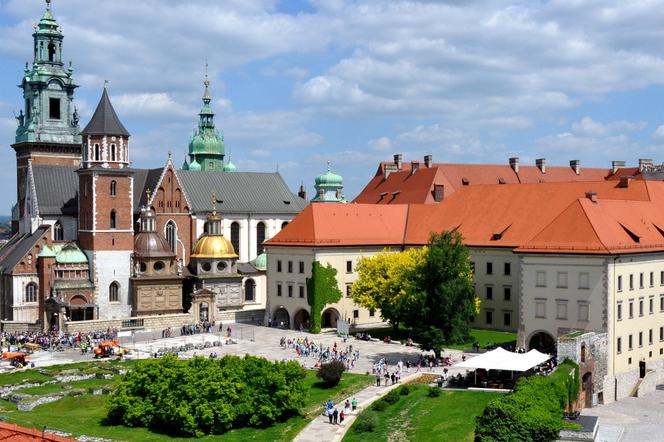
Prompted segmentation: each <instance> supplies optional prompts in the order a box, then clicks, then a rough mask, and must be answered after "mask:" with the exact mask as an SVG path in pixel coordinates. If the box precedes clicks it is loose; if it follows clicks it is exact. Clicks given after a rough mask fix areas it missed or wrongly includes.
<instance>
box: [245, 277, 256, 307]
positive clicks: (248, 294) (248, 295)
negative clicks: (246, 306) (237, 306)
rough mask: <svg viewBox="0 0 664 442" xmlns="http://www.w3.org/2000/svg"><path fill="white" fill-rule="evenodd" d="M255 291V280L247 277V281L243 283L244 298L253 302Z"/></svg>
mask: <svg viewBox="0 0 664 442" xmlns="http://www.w3.org/2000/svg"><path fill="white" fill-rule="evenodd" d="M255 292H256V282H255V281H254V280H253V279H247V282H245V283H244V300H245V301H247V302H253V301H254V298H255Z"/></svg>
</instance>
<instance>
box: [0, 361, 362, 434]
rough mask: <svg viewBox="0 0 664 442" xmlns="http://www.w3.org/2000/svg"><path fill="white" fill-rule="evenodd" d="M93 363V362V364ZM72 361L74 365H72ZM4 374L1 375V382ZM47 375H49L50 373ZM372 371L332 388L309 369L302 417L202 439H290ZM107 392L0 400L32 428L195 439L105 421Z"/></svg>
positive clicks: (94, 382) (47, 388) (93, 384)
mask: <svg viewBox="0 0 664 442" xmlns="http://www.w3.org/2000/svg"><path fill="white" fill-rule="evenodd" d="M92 364H95V363H92ZM72 365H74V366H76V367H72ZM59 367H60V370H59V371H62V370H67V369H73V368H85V367H78V364H68V365H62V366H59ZM52 373H53V374H57V373H58V370H57V369H56V368H52ZM4 376H7V375H0V381H1V380H2V379H3V377H4ZM47 379H48V378H47ZM117 379H119V377H116V378H115V379H88V380H83V381H76V382H70V383H68V384H66V385H70V386H71V387H72V388H85V389H87V388H100V387H101V386H109V385H113V383H114V382H116V381H117ZM372 381H373V379H372V378H371V376H366V375H360V374H351V373H345V374H344V376H343V378H342V380H341V383H340V384H339V385H338V386H336V387H332V388H324V386H323V384H321V383H320V382H319V381H318V379H317V378H316V373H315V372H314V371H307V377H306V378H305V380H304V383H305V386H306V388H307V390H308V392H307V394H306V396H305V405H304V407H303V415H302V416H294V417H291V418H290V419H288V420H286V421H285V422H281V423H278V424H276V425H273V426H272V427H269V428H265V429H256V428H243V429H239V430H233V431H230V432H228V433H225V434H223V435H220V436H206V437H204V438H202V439H203V440H222V439H223V440H224V441H229V442H233V441H237V442H240V441H246V440H251V441H290V440H292V439H293V438H294V437H295V435H297V434H298V433H299V432H300V431H301V430H302V428H304V427H305V426H306V425H307V424H308V423H309V421H310V420H311V418H312V417H313V416H314V415H316V414H318V412H319V411H320V409H321V407H322V405H323V402H324V401H326V400H327V399H330V398H331V399H332V400H333V401H335V402H338V401H341V400H343V399H345V398H346V397H348V396H350V395H352V394H353V393H354V392H356V391H359V390H361V389H363V388H365V387H366V386H368V385H370V384H371V383H372ZM62 385H63V384H60V385H58V384H53V385H51V384H47V385H44V386H39V387H34V388H29V389H24V390H22V391H21V392H25V393H29V394H39V395H44V394H49V393H53V392H56V391H62ZM55 387H58V389H57V390H53V389H54V388H55ZM107 400H108V396H93V395H91V394H84V395H81V396H77V397H65V398H62V399H60V400H58V401H56V402H52V403H50V404H45V405H41V406H39V407H36V408H34V409H33V410H32V411H29V412H22V411H17V410H16V405H14V404H12V403H10V402H7V401H0V413H1V414H2V416H3V417H4V418H5V419H6V420H7V421H9V422H14V423H17V424H20V425H24V426H27V427H34V428H39V429H41V428H43V427H44V426H47V427H48V428H50V429H57V430H61V431H65V432H68V433H72V434H73V435H75V436H80V435H83V434H85V435H87V436H96V437H102V438H106V439H114V440H124V441H146V442H152V441H169V440H172V441H180V440H182V441H185V440H186V441H192V439H191V438H175V437H170V436H167V435H163V434H159V433H154V432H152V431H150V430H147V429H145V428H128V427H124V426H118V425H105V423H104V419H105V417H106V401H107Z"/></svg>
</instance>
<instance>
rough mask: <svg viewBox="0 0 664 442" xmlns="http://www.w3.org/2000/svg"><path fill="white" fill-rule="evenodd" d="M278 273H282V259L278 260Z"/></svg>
mask: <svg viewBox="0 0 664 442" xmlns="http://www.w3.org/2000/svg"><path fill="white" fill-rule="evenodd" d="M277 273H281V260H278V261H277Z"/></svg>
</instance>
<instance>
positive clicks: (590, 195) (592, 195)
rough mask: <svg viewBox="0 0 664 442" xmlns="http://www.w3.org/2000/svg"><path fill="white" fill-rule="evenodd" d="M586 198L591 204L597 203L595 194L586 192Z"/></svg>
mask: <svg viewBox="0 0 664 442" xmlns="http://www.w3.org/2000/svg"><path fill="white" fill-rule="evenodd" d="M586 198H588V199H589V200H590V201H592V202H593V203H596V202H597V193H596V192H586Z"/></svg>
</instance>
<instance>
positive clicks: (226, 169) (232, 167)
mask: <svg viewBox="0 0 664 442" xmlns="http://www.w3.org/2000/svg"><path fill="white" fill-rule="evenodd" d="M224 172H237V167H235V164H233V162H232V161H231V160H228V163H226V165H225V166H224Z"/></svg>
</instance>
